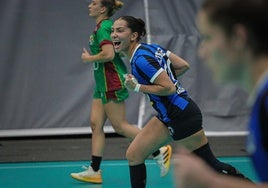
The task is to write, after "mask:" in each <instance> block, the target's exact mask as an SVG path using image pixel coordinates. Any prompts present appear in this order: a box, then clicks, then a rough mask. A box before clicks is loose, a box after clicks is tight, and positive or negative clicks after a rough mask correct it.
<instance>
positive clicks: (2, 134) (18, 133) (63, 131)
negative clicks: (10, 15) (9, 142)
mask: <svg viewBox="0 0 268 188" xmlns="http://www.w3.org/2000/svg"><path fill="white" fill-rule="evenodd" d="M104 132H105V133H115V131H114V129H113V128H112V126H105V127H104ZM91 133H92V131H91V128H90V127H73V128H39V129H11V130H0V138H7V137H32V136H61V135H87V134H91ZM205 134H206V135H207V136H211V137H224V136H247V135H248V131H205Z"/></svg>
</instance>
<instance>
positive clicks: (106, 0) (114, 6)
mask: <svg viewBox="0 0 268 188" xmlns="http://www.w3.org/2000/svg"><path fill="white" fill-rule="evenodd" d="M101 4H102V6H104V7H106V8H107V9H108V12H107V16H109V17H111V16H112V15H114V13H115V12H116V11H117V10H119V9H120V8H121V7H122V6H123V5H124V3H123V2H121V1H119V0H101Z"/></svg>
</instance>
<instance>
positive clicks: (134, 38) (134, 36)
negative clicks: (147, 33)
mask: <svg viewBox="0 0 268 188" xmlns="http://www.w3.org/2000/svg"><path fill="white" fill-rule="evenodd" d="M137 39H138V33H137V32H134V33H132V34H131V37H130V41H131V42H134V41H137Z"/></svg>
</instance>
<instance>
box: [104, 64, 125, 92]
mask: <svg viewBox="0 0 268 188" xmlns="http://www.w3.org/2000/svg"><path fill="white" fill-rule="evenodd" d="M104 67H105V78H106V84H107V91H113V90H117V89H120V88H122V85H121V80H120V78H119V75H118V73H117V71H116V69H115V66H114V64H113V63H112V62H106V63H104Z"/></svg>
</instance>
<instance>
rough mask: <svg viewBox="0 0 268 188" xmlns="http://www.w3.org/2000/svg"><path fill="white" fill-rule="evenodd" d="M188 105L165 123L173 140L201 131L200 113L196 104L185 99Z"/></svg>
mask: <svg viewBox="0 0 268 188" xmlns="http://www.w3.org/2000/svg"><path fill="white" fill-rule="evenodd" d="M185 99H186V100H187V101H189V104H188V105H187V107H186V108H185V109H184V110H183V111H178V112H177V113H176V115H175V116H173V118H172V119H171V121H170V122H168V123H165V125H166V126H167V128H168V129H169V131H170V135H171V137H172V138H173V139H174V140H181V139H183V138H186V137H188V136H191V135H193V134H194V133H196V132H198V131H200V130H201V129H202V113H201V110H200V109H199V107H198V106H197V104H196V103H195V102H194V101H193V100H191V99H190V98H188V97H187V98H185Z"/></svg>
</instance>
